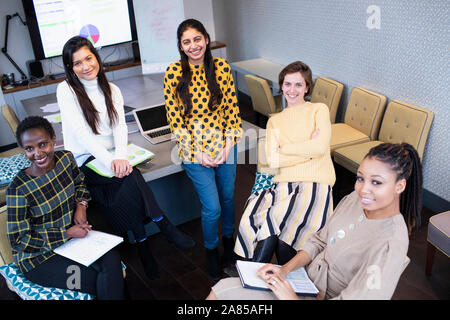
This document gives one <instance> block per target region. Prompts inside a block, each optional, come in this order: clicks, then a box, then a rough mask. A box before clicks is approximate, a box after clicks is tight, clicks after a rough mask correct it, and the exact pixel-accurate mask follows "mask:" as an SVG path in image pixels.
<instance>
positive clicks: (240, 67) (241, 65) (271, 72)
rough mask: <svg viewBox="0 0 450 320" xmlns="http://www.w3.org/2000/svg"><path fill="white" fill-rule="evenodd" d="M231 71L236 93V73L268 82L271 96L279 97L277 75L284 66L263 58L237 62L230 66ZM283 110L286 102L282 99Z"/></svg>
mask: <svg viewBox="0 0 450 320" xmlns="http://www.w3.org/2000/svg"><path fill="white" fill-rule="evenodd" d="M230 66H231V70H232V71H233V76H234V83H235V86H236V92H238V89H239V88H238V73H241V74H243V75H246V74H251V75H254V76H257V77H260V78H263V79H265V80H267V81H268V83H269V86H270V87H271V88H272V94H273V95H274V96H278V95H279V90H280V86H279V84H278V75H279V74H280V72H281V70H283V68H284V67H285V66H283V65H281V64H278V63H275V62H272V61H269V60H267V59H264V58H258V59H251V60H243V61H237V62H233V63H231V64H230ZM282 105H283V109H284V108H285V107H286V101H285V99H284V97H283V99H282Z"/></svg>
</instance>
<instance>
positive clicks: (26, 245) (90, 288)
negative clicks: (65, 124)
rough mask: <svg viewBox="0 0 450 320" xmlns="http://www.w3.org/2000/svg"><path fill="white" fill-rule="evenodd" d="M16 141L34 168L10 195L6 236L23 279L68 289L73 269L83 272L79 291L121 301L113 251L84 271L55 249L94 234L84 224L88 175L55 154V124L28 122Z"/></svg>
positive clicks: (12, 186)
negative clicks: (54, 250)
mask: <svg viewBox="0 0 450 320" xmlns="http://www.w3.org/2000/svg"><path fill="white" fill-rule="evenodd" d="M16 137H17V142H18V143H19V145H20V146H21V147H23V148H24V150H25V155H26V156H27V158H28V159H29V160H30V161H31V163H32V165H31V166H30V167H28V168H26V169H23V170H21V171H19V173H18V174H17V176H16V177H15V178H14V180H13V181H12V182H11V183H10V185H9V186H8V189H7V194H6V205H7V206H8V221H7V234H8V237H9V240H10V242H11V247H12V249H13V256H14V262H15V263H16V264H17V266H18V267H19V269H20V271H21V272H22V273H23V274H24V275H25V277H26V278H27V279H28V280H30V281H31V282H34V283H36V284H38V285H41V286H45V287H55V288H61V289H68V287H67V283H68V282H67V281H68V277H69V276H71V275H72V274H70V273H69V274H68V273H67V270H68V267H69V266H78V268H79V270H80V286H79V288H70V289H71V290H77V291H81V292H84V293H89V294H93V295H95V296H96V297H97V299H100V300H102V299H108V300H111V299H123V298H124V292H123V290H124V283H123V275H122V267H121V262H120V257H119V255H118V254H117V253H116V252H115V251H114V250H111V251H109V252H108V253H106V254H105V255H104V256H103V257H101V258H100V259H98V260H97V261H96V262H94V263H93V264H92V265H91V266H90V267H85V266H84V265H81V264H79V263H77V262H75V261H72V260H70V259H67V258H65V257H62V256H60V255H57V254H55V253H54V252H53V249H55V248H57V247H59V246H60V245H62V244H63V243H65V242H66V241H67V240H68V239H70V238H83V237H84V236H86V234H87V233H88V232H89V231H90V230H91V226H90V225H89V224H88V221H87V219H86V207H87V202H88V201H89V200H90V195H89V191H88V190H87V188H86V185H85V183H84V175H83V173H82V172H81V171H80V170H79V169H78V166H77V163H76V162H75V159H74V157H73V155H72V153H70V152H69V151H56V152H54V151H53V147H54V144H55V141H56V137H55V132H54V130H53V128H52V126H51V124H50V123H49V122H48V121H47V120H46V119H44V118H41V117H28V118H26V119H24V120H23V121H22V122H21V123H20V124H19V126H18V127H17V132H16Z"/></svg>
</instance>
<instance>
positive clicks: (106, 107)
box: [56, 36, 195, 279]
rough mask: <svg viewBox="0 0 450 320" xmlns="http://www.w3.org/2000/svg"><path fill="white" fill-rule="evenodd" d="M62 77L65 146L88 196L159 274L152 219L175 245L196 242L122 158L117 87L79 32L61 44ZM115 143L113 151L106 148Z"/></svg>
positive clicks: (124, 138)
mask: <svg viewBox="0 0 450 320" xmlns="http://www.w3.org/2000/svg"><path fill="white" fill-rule="evenodd" d="M62 60H63V63H64V70H65V73H66V78H67V79H66V81H63V82H61V83H60V84H59V85H58V88H57V90H56V97H57V99H58V104H59V106H60V108H61V122H62V130H63V136H64V146H65V148H67V150H70V151H71V152H72V153H73V154H74V157H75V159H76V161H77V164H78V166H79V167H80V170H81V171H82V172H83V173H84V175H85V178H86V185H87V188H88V190H89V192H90V193H91V195H92V199H93V200H94V201H95V203H96V204H98V205H99V206H100V208H101V209H102V210H101V212H102V214H104V216H105V217H106V220H107V221H108V223H109V224H110V226H111V227H112V229H113V230H114V232H115V233H117V234H126V235H128V236H129V235H131V234H132V236H130V237H129V241H130V242H131V243H135V246H136V247H137V251H138V253H139V257H140V260H141V262H142V265H143V266H144V270H145V274H146V275H147V277H149V278H151V279H153V278H157V277H158V276H159V270H158V264H157V262H156V260H155V258H154V257H153V255H152V253H151V251H150V246H149V239H148V235H147V233H146V230H145V225H147V224H148V223H151V222H152V221H153V222H154V223H155V224H156V225H157V226H158V228H159V229H160V230H161V233H162V234H163V235H164V236H165V237H166V238H167V239H168V240H169V241H170V242H172V243H174V244H175V245H176V246H177V247H178V248H182V249H186V248H191V247H193V246H194V245H195V242H194V240H193V239H192V238H191V237H190V236H188V235H187V234H185V233H183V232H181V231H180V230H178V229H177V228H176V227H175V226H174V225H173V224H172V223H171V222H170V221H169V219H168V218H167V217H166V216H165V214H164V212H163V210H161V208H160V207H159V206H158V203H157V201H156V199H155V196H154V194H153V192H152V190H151V189H150V187H149V185H148V184H147V182H146V181H145V180H144V178H143V176H142V174H141V172H140V171H139V170H138V169H136V168H133V167H132V166H131V164H130V163H129V161H128V159H127V144H128V131H127V125H126V123H125V115H124V106H123V103H124V102H123V97H122V93H121V91H120V89H119V88H118V87H117V86H116V85H114V84H113V83H110V82H108V80H107V78H106V74H105V70H104V68H103V64H102V61H101V59H100V55H99V53H98V52H97V50H96V49H95V48H94V46H93V45H92V43H91V42H90V41H89V40H88V39H86V38H83V37H80V36H75V37H72V38H70V39H69V40H68V41H67V42H66V43H65V45H64V47H63V55H62ZM111 148H115V152H114V155H112V154H111V153H110V152H109V151H108V149H111ZM94 158H95V159H97V160H98V161H100V162H101V163H102V164H103V165H105V166H106V167H107V168H111V170H112V171H113V172H114V174H115V176H114V177H112V178H106V177H103V176H101V175H99V174H97V173H96V172H94V171H93V170H91V169H89V168H88V167H87V166H86V164H87V163H89V161H91V160H92V159H94Z"/></svg>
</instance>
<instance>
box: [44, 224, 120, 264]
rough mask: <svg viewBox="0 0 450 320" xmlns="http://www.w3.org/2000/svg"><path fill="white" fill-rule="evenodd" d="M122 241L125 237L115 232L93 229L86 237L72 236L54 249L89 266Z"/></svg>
mask: <svg viewBox="0 0 450 320" xmlns="http://www.w3.org/2000/svg"><path fill="white" fill-rule="evenodd" d="M122 241H123V238H121V237H118V236H115V235H113V234H109V233H104V232H100V231H95V230H91V231H89V232H88V234H87V235H86V236H85V237H84V238H72V239H70V240H69V241H67V242H66V243H64V244H63V245H61V246H59V247H58V248H56V249H55V250H53V251H54V252H55V253H57V254H59V255H61V256H63V257H66V258H69V259H71V260H73V261H76V262H78V263H81V264H82V265H84V266H86V267H89V266H90V265H91V264H92V263H93V262H95V261H96V260H97V259H98V258H100V257H101V256H103V255H104V254H105V253H107V252H108V251H109V250H111V249H112V248H114V247H115V246H117V245H118V244H119V243H121V242H122Z"/></svg>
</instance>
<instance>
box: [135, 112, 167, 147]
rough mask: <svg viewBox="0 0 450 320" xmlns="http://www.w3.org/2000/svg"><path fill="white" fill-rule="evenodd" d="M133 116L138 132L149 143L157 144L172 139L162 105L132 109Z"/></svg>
mask: <svg viewBox="0 0 450 320" xmlns="http://www.w3.org/2000/svg"><path fill="white" fill-rule="evenodd" d="M133 115H134V118H135V119H136V123H137V125H138V127H139V131H140V132H141V134H142V135H143V136H144V138H145V139H147V140H148V141H150V143H152V144H157V143H161V142H165V141H169V140H171V139H172V133H171V132H170V129H169V124H168V123H167V117H166V106H165V105H164V104H161V105H159V104H157V105H152V106H148V107H143V108H139V109H134V110H133Z"/></svg>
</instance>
